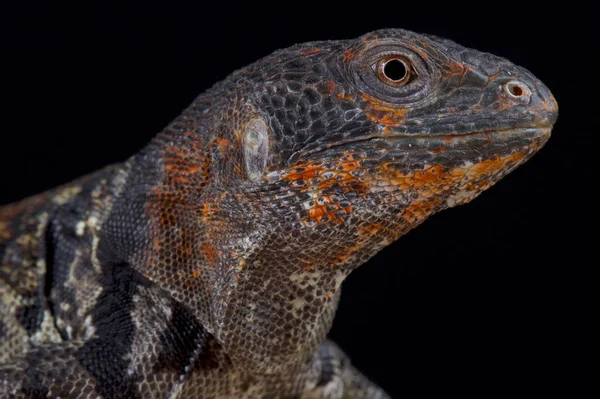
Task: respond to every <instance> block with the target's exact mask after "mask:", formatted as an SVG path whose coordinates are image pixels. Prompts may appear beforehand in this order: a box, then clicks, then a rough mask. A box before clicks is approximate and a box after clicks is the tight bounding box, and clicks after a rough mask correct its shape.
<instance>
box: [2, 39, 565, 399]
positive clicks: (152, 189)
mask: <svg viewBox="0 0 600 399" xmlns="http://www.w3.org/2000/svg"><path fill="white" fill-rule="evenodd" d="M556 118H557V105H556V102H555V100H554V98H553V97H552V94H551V93H550V91H549V90H548V89H547V88H546V87H545V86H544V85H543V84H542V83H541V82H540V81H539V80H538V79H536V78H535V77H534V76H533V75H532V74H531V73H530V72H528V71H527V70H525V69H523V68H521V67H518V66H516V65H514V64H512V63H511V62H509V61H507V60H505V59H503V58H499V57H496V56H494V55H491V54H487V53H482V52H479V51H475V50H471V49H468V48H464V47H462V46H460V45H458V44H455V43H453V42H451V41H449V40H445V39H441V38H437V37H432V36H427V35H420V34H415V33H412V32H408V31H404V30H399V29H390V30H381V31H376V32H373V33H369V34H366V35H364V36H362V37H360V38H357V39H353V40H341V41H323V42H312V43H306V44H301V45H296V46H293V47H290V48H288V49H285V50H280V51H276V52H275V53H273V54H271V55H269V56H267V57H266V58H263V59H261V60H259V61H257V62H256V63H254V64H252V65H249V66H247V67H245V68H243V69H240V70H238V71H235V72H233V73H232V74H231V75H230V76H229V77H228V78H227V79H225V80H224V81H222V82H219V83H217V84H215V86H213V87H212V88H211V89H209V90H208V91H206V92H205V93H203V94H201V95H200V96H199V97H198V98H197V99H196V100H195V101H194V102H193V103H192V104H191V105H190V106H189V108H187V109H186V110H184V111H183V112H182V114H181V115H180V116H179V117H177V118H176V119H175V120H174V121H173V122H171V123H170V124H169V125H168V126H167V127H165V129H164V130H163V131H162V132H161V133H159V134H158V135H157V136H156V137H155V138H154V139H153V140H152V141H151V142H150V143H149V144H148V145H147V146H146V147H144V148H143V150H141V151H140V152H139V153H137V154H135V155H133V156H132V157H131V158H129V159H128V160H126V161H125V162H123V163H120V164H116V165H111V166H108V167H106V168H105V169H103V170H100V171H98V172H96V173H94V174H91V175H89V176H86V177H83V178H81V179H79V180H76V181H74V182H72V183H70V184H67V185H64V186H61V187H58V188H56V189H54V190H51V191H49V192H46V193H43V194H40V195H37V196H35V197H32V198H28V199H25V200H23V201H21V202H18V203H15V204H10V205H6V206H3V207H1V208H0V398H31V397H69V398H110V399H115V398H117V399H118V398H199V397H202V398H261V397H265V398H267V397H268V398H342V397H344V398H367V397H368V398H386V397H388V396H387V395H386V394H385V393H384V392H383V390H381V389H380V388H378V387H377V386H375V385H374V384H373V383H371V382H370V381H369V380H368V379H367V378H366V377H364V376H363V375H362V374H361V373H360V372H359V371H357V370H356V369H354V368H353V367H352V365H351V363H350V361H349V360H348V359H347V358H346V357H345V355H344V354H343V353H342V352H341V350H340V349H338V348H337V347H336V346H335V345H334V344H333V343H331V342H329V341H327V340H326V335H327V332H328V330H329V328H330V327H331V323H332V320H333V317H334V314H335V311H336V307H337V304H338V300H339V297H340V287H341V284H342V282H343V281H344V279H345V278H346V277H347V276H348V274H349V273H351V272H352V271H353V270H354V269H355V268H356V267H358V266H359V265H361V264H363V263H365V262H366V261H367V260H368V259H369V258H370V257H372V256H373V255H374V254H375V253H377V252H378V251H379V250H380V249H381V248H383V247H385V246H386V245H388V244H390V243H392V242H393V241H395V240H396V239H398V238H399V237H400V236H402V235H403V234H405V233H406V232H408V231H409V230H410V229H412V228H414V227H415V226H417V225H418V224H420V223H421V222H423V221H424V220H425V219H426V218H427V217H428V216H430V215H432V214H433V213H435V212H438V211H440V210H443V209H445V208H448V207H452V206H455V205H459V204H464V203H466V202H468V201H470V200H472V199H473V198H475V197H476V196H477V195H479V194H480V193H481V192H482V191H483V190H485V189H487V188H488V187H490V186H491V185H493V184H494V183H496V182H497V181H498V180H499V179H501V178H502V177H503V176H505V175H506V174H507V173H509V172H511V171H512V170H514V169H515V168H516V167H518V166H519V165H521V164H523V163H524V162H525V161H527V160H528V159H529V158H530V157H531V156H532V155H533V154H535V153H536V151H538V150H539V149H540V148H541V147H542V146H543V145H544V143H545V142H546V141H547V140H548V138H549V137H550V131H551V129H552V126H553V124H554V122H555V120H556Z"/></svg>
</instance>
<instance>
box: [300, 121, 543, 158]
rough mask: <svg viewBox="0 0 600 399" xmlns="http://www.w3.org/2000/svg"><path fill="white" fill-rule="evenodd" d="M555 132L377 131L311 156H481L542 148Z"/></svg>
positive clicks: (526, 129)
mask: <svg viewBox="0 0 600 399" xmlns="http://www.w3.org/2000/svg"><path fill="white" fill-rule="evenodd" d="M551 131H552V127H551V126H548V125H541V126H531V127H519V128H510V129H501V130H482V131H473V132H468V133H449V134H421V135H419V134H402V133H385V134H381V133H373V134H366V135H364V136H362V137H356V138H353V139H350V140H343V141H339V142H337V143H334V144H333V143H332V144H330V145H329V146H328V147H326V148H316V149H314V150H313V151H310V152H309V153H308V154H307V156H308V157H309V158H312V159H315V158H320V157H324V156H327V157H330V156H338V155H339V154H340V153H343V152H347V151H351V152H362V151H367V150H373V149H379V150H387V151H390V152H393V153H398V152H418V151H424V152H429V153H444V152H452V151H454V152H457V153H465V154H466V153H467V152H474V153H479V154H480V155H485V154H486V153H487V154H489V153H505V152H507V151H512V150H515V149H523V148H532V147H533V148H541V147H542V146H543V145H544V144H545V143H546V141H548V139H549V138H550V134H551Z"/></svg>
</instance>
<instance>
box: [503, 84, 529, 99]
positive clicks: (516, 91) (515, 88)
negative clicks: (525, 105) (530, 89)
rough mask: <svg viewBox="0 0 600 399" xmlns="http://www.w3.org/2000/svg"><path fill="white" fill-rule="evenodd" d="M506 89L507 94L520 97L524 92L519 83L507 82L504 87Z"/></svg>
mask: <svg viewBox="0 0 600 399" xmlns="http://www.w3.org/2000/svg"><path fill="white" fill-rule="evenodd" d="M506 90H508V93H509V94H512V95H513V96H515V97H521V96H522V95H523V93H525V91H524V90H523V88H522V87H521V86H519V85H516V84H514V83H511V84H509V85H508V86H507V87H506Z"/></svg>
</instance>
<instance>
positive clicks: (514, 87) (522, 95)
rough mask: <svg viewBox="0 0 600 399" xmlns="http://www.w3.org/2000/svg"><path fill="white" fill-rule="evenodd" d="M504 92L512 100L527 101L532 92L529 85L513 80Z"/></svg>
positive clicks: (507, 84) (505, 86) (505, 87)
mask: <svg viewBox="0 0 600 399" xmlns="http://www.w3.org/2000/svg"><path fill="white" fill-rule="evenodd" d="M504 91H505V92H506V93H507V94H508V95H509V96H510V97H512V98H515V99H521V100H524V99H527V98H529V97H530V96H531V90H530V89H529V87H527V85H526V84H525V83H523V82H520V81H518V80H511V81H510V82H508V83H506V85H504Z"/></svg>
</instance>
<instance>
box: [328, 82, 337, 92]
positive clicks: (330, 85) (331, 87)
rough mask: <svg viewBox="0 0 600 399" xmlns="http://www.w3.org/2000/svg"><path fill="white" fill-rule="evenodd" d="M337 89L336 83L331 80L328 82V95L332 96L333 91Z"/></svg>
mask: <svg viewBox="0 0 600 399" xmlns="http://www.w3.org/2000/svg"><path fill="white" fill-rule="evenodd" d="M336 87H337V84H336V83H335V81H333V80H329V81H327V85H326V86H325V90H326V91H327V93H329V94H331V93H333V91H334V90H335V88H336Z"/></svg>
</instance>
